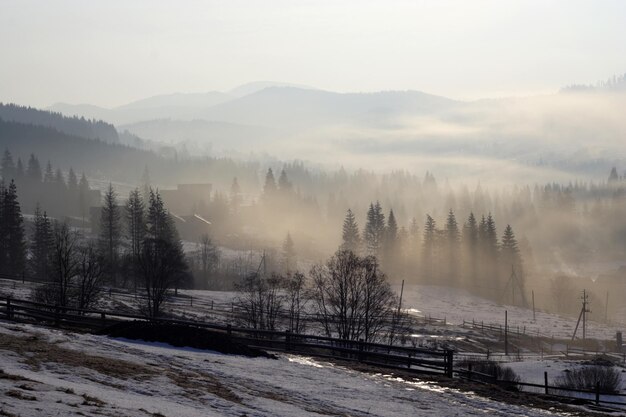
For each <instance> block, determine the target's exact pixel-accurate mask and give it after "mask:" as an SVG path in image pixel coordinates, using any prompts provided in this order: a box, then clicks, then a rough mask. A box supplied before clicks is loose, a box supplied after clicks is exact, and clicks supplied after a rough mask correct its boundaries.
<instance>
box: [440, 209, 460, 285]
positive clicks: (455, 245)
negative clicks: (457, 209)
mask: <svg viewBox="0 0 626 417" xmlns="http://www.w3.org/2000/svg"><path fill="white" fill-rule="evenodd" d="M446 241H447V242H446V243H447V244H446V258H447V259H444V260H443V261H444V263H445V264H446V265H447V268H446V270H447V275H448V280H449V282H450V283H455V282H456V281H457V278H458V276H457V275H458V272H459V261H460V249H459V244H460V233H459V226H458V224H457V221H456V217H455V216H454V212H453V211H452V209H450V211H449V212H448V218H447V220H446Z"/></svg>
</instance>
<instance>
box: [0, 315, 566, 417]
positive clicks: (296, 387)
mask: <svg viewBox="0 0 626 417" xmlns="http://www.w3.org/2000/svg"><path fill="white" fill-rule="evenodd" d="M0 369H1V370H2V373H0V415H5V416H14V415H20V416H33V417H34V416H77V415H83V416H84V415H103V416H142V417H145V416H181V417H183V416H320V415H336V416H471V415H481V416H482V415H495V416H549V415H566V414H558V413H556V412H551V411H545V410H539V409H534V408H530V407H524V406H516V405H510V404H506V403H500V402H496V401H492V400H489V399H486V398H483V397H480V396H477V395H475V394H472V393H463V392H460V391H456V390H453V389H449V388H442V387H440V386H437V385H436V384H433V383H429V382H426V381H422V380H418V379H415V380H412V381H410V382H409V381H404V380H401V379H397V378H392V377H390V376H385V375H381V374H378V375H368V374H364V373H361V372H358V371H354V370H350V369H346V368H343V367H339V366H333V365H331V364H328V363H324V362H318V361H314V360H312V359H309V358H303V357H296V356H286V355H281V356H279V357H278V359H276V360H273V359H261V358H255V359H250V358H244V357H239V356H227V355H222V354H217V353H212V352H206V351H197V350H191V349H179V348H172V347H169V346H166V345H165V346H164V345H159V344H145V343H136V342H130V341H127V340H119V339H118V340H115V339H110V338H106V337H102V336H92V335H85V334H75V333H69V332H64V331H59V330H51V329H46V328H39V327H35V326H31V325H26V324H14V323H8V322H3V321H0Z"/></svg>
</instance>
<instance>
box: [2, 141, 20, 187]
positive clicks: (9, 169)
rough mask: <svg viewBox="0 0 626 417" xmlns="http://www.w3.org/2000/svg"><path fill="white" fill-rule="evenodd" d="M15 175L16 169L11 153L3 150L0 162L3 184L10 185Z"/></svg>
mask: <svg viewBox="0 0 626 417" xmlns="http://www.w3.org/2000/svg"><path fill="white" fill-rule="evenodd" d="M15 174H16V168H15V162H13V156H11V152H9V150H8V149H5V151H4V155H3V156H2V162H0V175H1V176H2V179H3V180H4V182H5V184H10V182H11V180H13V179H15V177H16V175H15Z"/></svg>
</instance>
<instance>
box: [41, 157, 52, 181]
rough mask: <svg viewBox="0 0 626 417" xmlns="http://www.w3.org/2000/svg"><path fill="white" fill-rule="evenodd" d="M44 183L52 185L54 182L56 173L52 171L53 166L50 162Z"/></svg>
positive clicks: (44, 175) (47, 165)
mask: <svg viewBox="0 0 626 417" xmlns="http://www.w3.org/2000/svg"><path fill="white" fill-rule="evenodd" d="M43 182H45V183H47V184H52V183H53V182H54V171H53V170H52V164H51V163H50V161H48V163H47V164H46V172H45V173H44V174H43Z"/></svg>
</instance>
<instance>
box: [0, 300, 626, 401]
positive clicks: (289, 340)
mask: <svg viewBox="0 0 626 417" xmlns="http://www.w3.org/2000/svg"><path fill="white" fill-rule="evenodd" d="M0 318H5V319H8V320H30V321H37V322H43V323H47V324H51V325H54V326H66V327H69V328H75V329H83V330H100V329H103V328H106V327H108V326H111V325H113V324H116V323H120V322H124V321H131V320H137V321H145V322H159V323H169V324H178V325H185V326H192V327H197V328H203V329H209V330H213V331H219V332H223V333H225V334H227V335H228V336H229V337H230V338H231V339H233V340H235V341H238V342H240V343H242V344H245V345H247V346H249V347H256V348H261V349H266V350H269V351H280V352H290V353H296V354H305V355H310V356H315V357H320V358H330V359H341V360H347V361H355V362H360V363H364V364H368V365H374V366H378V367H386V368H393V369H402V370H409V371H413V372H416V373H426V374H429V373H430V374H439V375H441V374H443V375H446V376H448V377H454V376H456V377H459V378H463V379H467V380H470V381H477V382H485V383H491V384H498V385H505V386H515V387H518V388H519V389H521V390H524V388H531V389H535V390H540V392H529V391H526V392H528V393H531V394H532V393H535V394H538V393H540V394H544V395H550V396H554V397H566V398H573V397H571V396H567V395H565V394H566V393H568V392H571V393H575V394H583V395H587V396H590V398H581V397H576V398H577V399H584V400H588V401H590V402H595V403H596V404H607V405H613V406H622V407H626V394H622V393H606V392H605V393H603V392H600V390H599V386H596V389H595V390H581V389H572V388H565V387H557V386H550V385H548V380H547V376H546V378H545V383H544V384H533V383H527V382H516V381H503V380H498V378H497V375H488V374H484V373H480V372H476V371H472V369H471V367H470V368H469V369H461V368H459V367H457V368H456V369H455V368H454V352H453V351H452V350H447V349H444V350H436V349H425V348H413V347H406V346H396V345H386V344H381V343H371V342H364V341H351V340H343V339H337V338H333V337H328V336H319V335H310V334H295V333H291V332H289V331H284V332H282V331H273V330H261V329H251V328H242V327H234V326H231V325H224V324H217V323H209V322H203V321H196V320H180V319H172V318H159V319H150V318H147V317H146V316H143V315H138V314H130V313H122V312H113V311H105V310H96V309H79V308H73V307H62V306H54V305H49V304H43V303H38V302H34V301H29V300H21V299H15V298H11V297H4V298H0ZM467 324H472V323H467ZM485 327H487V326H485ZM481 328H482V326H481ZM493 330H496V329H495V328H494V329H493ZM498 330H499V329H498ZM472 355H473V354H472V353H470V352H463V353H459V354H458V357H462V358H465V357H467V358H470V357H471V356H472ZM603 396H604V398H602V397H603ZM607 397H608V398H607ZM620 398H624V402H620V401H615V399H620Z"/></svg>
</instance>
